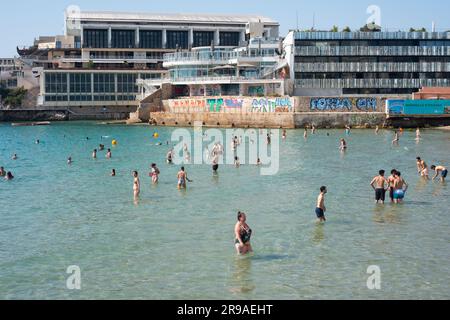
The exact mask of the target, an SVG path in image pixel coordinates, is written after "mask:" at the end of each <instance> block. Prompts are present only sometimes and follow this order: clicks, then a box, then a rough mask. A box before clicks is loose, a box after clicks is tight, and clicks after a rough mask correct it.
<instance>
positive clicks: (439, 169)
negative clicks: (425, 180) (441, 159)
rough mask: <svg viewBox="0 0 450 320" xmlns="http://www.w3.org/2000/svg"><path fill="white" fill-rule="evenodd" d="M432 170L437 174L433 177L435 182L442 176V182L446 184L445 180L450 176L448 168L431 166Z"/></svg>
mask: <svg viewBox="0 0 450 320" xmlns="http://www.w3.org/2000/svg"><path fill="white" fill-rule="evenodd" d="M431 170H434V171H435V172H436V174H435V175H434V177H433V180H435V179H436V178H437V177H438V175H439V174H440V175H441V181H442V182H445V178H447V175H448V170H447V168H446V167H444V166H436V165H432V166H431Z"/></svg>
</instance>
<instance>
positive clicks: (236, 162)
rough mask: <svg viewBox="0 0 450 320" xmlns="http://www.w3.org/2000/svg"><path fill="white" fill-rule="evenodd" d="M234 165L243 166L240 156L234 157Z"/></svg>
mask: <svg viewBox="0 0 450 320" xmlns="http://www.w3.org/2000/svg"><path fill="white" fill-rule="evenodd" d="M234 166H235V167H236V168H239V167H240V166H241V161H239V157H237V156H236V157H234Z"/></svg>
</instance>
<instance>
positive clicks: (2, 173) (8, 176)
mask: <svg viewBox="0 0 450 320" xmlns="http://www.w3.org/2000/svg"><path fill="white" fill-rule="evenodd" d="M17 159H19V157H18V156H17V154H16V153H14V154H13V155H12V157H11V160H17ZM0 177H1V178H3V179H5V180H7V181H9V180H13V179H14V176H13V174H12V172H11V171H6V170H5V168H4V167H0Z"/></svg>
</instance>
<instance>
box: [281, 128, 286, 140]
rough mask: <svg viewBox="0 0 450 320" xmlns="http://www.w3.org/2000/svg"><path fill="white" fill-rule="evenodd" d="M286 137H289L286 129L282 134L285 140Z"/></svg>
mask: <svg viewBox="0 0 450 320" xmlns="http://www.w3.org/2000/svg"><path fill="white" fill-rule="evenodd" d="M286 137H287V132H286V129H284V130H283V134H282V138H283V140H286Z"/></svg>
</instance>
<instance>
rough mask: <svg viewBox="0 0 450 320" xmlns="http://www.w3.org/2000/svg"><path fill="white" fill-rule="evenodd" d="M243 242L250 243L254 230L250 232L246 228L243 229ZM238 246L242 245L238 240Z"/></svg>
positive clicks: (241, 234)
mask: <svg viewBox="0 0 450 320" xmlns="http://www.w3.org/2000/svg"><path fill="white" fill-rule="evenodd" d="M241 229H242V230H241V233H240V236H241V240H242V242H243V243H244V244H246V243H249V242H250V238H251V237H252V229H250V228H248V230H246V229H245V228H244V227H241ZM235 243H236V244H240V241H239V239H236V241H235Z"/></svg>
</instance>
